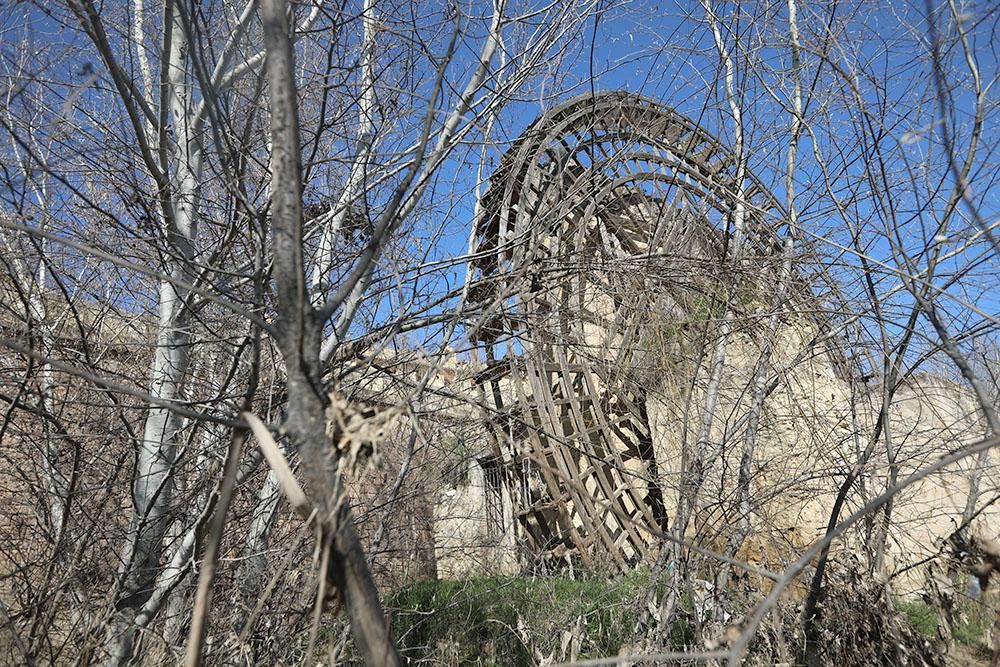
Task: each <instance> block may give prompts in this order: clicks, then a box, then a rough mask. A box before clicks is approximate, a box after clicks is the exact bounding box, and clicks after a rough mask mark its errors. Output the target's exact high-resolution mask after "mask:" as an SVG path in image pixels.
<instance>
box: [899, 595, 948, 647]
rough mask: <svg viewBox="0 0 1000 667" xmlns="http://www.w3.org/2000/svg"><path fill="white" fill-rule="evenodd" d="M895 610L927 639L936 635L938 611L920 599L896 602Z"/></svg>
mask: <svg viewBox="0 0 1000 667" xmlns="http://www.w3.org/2000/svg"><path fill="white" fill-rule="evenodd" d="M896 610H897V611H899V613H901V614H903V615H904V616H905V617H906V620H907V621H908V622H909V624H910V625H911V626H912V627H913V629H914V630H916V631H917V632H919V633H920V634H921V635H922V636H923V637H925V638H927V639H934V638H935V637H937V627H938V611H937V609H935V608H934V607H932V606H931V605H929V604H927V603H926V602H923V601H922V600H903V601H901V602H898V603H897V604H896Z"/></svg>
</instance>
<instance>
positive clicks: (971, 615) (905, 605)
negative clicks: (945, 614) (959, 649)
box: [896, 593, 1000, 648]
mask: <svg viewBox="0 0 1000 667" xmlns="http://www.w3.org/2000/svg"><path fill="white" fill-rule="evenodd" d="M998 599H1000V595H998V594H995V593H988V594H987V595H985V596H984V597H983V598H982V599H980V600H972V599H969V598H966V597H964V596H960V597H959V598H958V600H957V601H956V604H955V611H954V614H953V621H952V627H951V636H952V638H953V639H954V640H955V641H956V642H957V643H959V644H963V645H965V646H969V647H973V648H975V647H981V646H984V645H985V643H986V635H987V631H988V630H989V629H990V627H991V626H992V625H993V619H994V615H995V613H996V612H995V611H994V610H995V608H996V604H997V602H998ZM896 609H897V610H898V611H899V612H900V613H901V614H903V615H904V616H905V617H906V620H907V621H909V623H910V625H911V626H913V628H914V629H915V630H916V631H917V632H919V633H920V634H921V635H923V636H924V637H926V638H927V639H934V638H936V636H937V628H938V621H939V615H938V610H937V609H935V608H934V607H933V606H931V605H929V604H927V603H926V602H922V601H920V600H904V601H900V602H898V603H897V604H896Z"/></svg>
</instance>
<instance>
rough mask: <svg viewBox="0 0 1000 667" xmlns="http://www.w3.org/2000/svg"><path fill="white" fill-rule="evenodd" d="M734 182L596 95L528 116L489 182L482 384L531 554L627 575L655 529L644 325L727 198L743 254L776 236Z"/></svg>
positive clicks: (666, 121) (481, 277)
mask: <svg viewBox="0 0 1000 667" xmlns="http://www.w3.org/2000/svg"><path fill="white" fill-rule="evenodd" d="M736 172H737V165H736V159H735V158H734V156H733V155H732V153H731V152H730V151H729V150H727V149H726V148H724V147H723V146H722V145H721V144H720V143H719V142H718V141H716V140H715V139H714V138H713V137H711V136H709V135H708V134H707V133H706V132H704V131H703V130H701V129H700V128H699V127H698V126H697V125H695V124H694V123H692V122H691V121H690V120H688V119H686V118H684V117H683V116H681V115H679V114H677V113H676V112H674V111H673V110H671V109H669V108H667V107H665V106H662V105H660V104H657V103H655V102H653V101H651V100H649V99H647V98H644V97H641V96H638V95H631V94H625V93H604V94H599V95H597V96H586V97H581V98H577V99H574V100H571V101H569V102H567V103H565V104H563V105H561V106H558V107H556V108H554V109H552V110H551V111H549V112H548V113H546V114H544V115H543V116H541V117H540V118H538V119H537V120H536V121H535V122H534V123H533V124H532V125H531V126H530V127H529V128H528V129H527V130H526V131H525V132H524V133H523V135H522V136H521V137H520V138H519V139H518V140H517V141H516V142H515V143H514V144H513V146H512V147H511V148H510V149H509V150H508V151H507V153H506V154H505V155H504V157H503V159H502V161H501V164H500V166H499V167H498V169H497V170H496V172H495V173H494V175H493V177H492V179H491V182H490V187H489V189H488V191H487V193H486V195H485V196H484V199H483V203H482V204H483V205H482V207H481V216H480V218H479V220H478V221H477V229H478V237H479V238H478V242H479V257H480V259H478V260H477V262H476V264H475V267H474V268H475V271H476V282H475V283H474V287H473V291H472V296H473V299H474V301H476V302H477V303H478V304H480V306H481V308H482V310H481V312H482V313H484V315H483V318H482V319H481V321H480V322H479V325H478V327H477V329H476V340H477V343H478V345H479V349H480V351H481V353H482V357H483V362H484V367H485V370H484V371H483V372H482V373H481V374H480V375H479V383H480V387H481V388H482V389H483V395H484V397H485V399H486V401H487V403H488V404H489V405H490V406H491V408H492V410H491V412H490V415H491V416H490V424H491V428H492V432H493V433H494V434H495V436H496V442H497V445H496V448H497V452H496V454H497V457H498V460H499V461H502V462H503V468H504V470H505V471H506V479H507V481H508V483H509V485H510V487H509V488H510V491H511V494H510V495H511V498H512V500H513V505H514V509H515V515H516V518H517V524H518V528H519V530H520V536H521V537H522V538H523V543H524V544H525V545H526V547H527V548H528V550H529V551H530V552H531V554H532V555H533V556H534V557H536V558H545V557H556V558H560V559H566V558H575V559H577V560H579V562H580V564H581V565H584V566H588V565H595V564H596V565H600V566H604V567H608V566H610V567H614V568H617V569H625V568H628V567H630V566H632V565H634V564H635V563H636V562H638V561H640V560H642V559H643V558H644V557H645V556H646V555H647V553H648V552H649V551H650V549H651V548H652V547H653V546H654V545H656V544H657V543H658V542H659V539H658V535H659V534H660V532H661V531H664V530H666V529H667V527H668V523H669V517H668V516H667V512H666V509H665V506H664V491H663V489H662V488H661V483H660V478H659V475H658V471H657V461H656V455H655V452H654V446H653V436H652V434H651V432H650V424H649V417H648V415H647V405H646V396H647V387H648V386H649V383H650V382H651V381H653V380H655V378H653V377H652V376H651V374H652V375H655V372H656V371H655V365H654V364H651V362H650V358H649V355H650V353H649V350H650V347H651V341H650V340H649V332H650V331H651V330H652V329H653V328H654V327H653V326H652V323H651V318H652V317H653V316H654V315H655V314H656V313H663V312H665V311H670V310H671V309H677V308H682V307H683V304H681V303H680V302H679V301H680V300H679V299H678V298H676V296H675V294H676V293H675V291H673V290H671V287H670V286H671V285H672V284H674V285H675V284H677V283H678V281H681V282H683V281H684V280H685V276H684V275H682V274H683V271H680V272H679V271H678V267H679V265H678V263H677V262H676V261H673V260H674V259H675V258H676V257H677V256H680V255H685V256H691V257H695V256H698V257H706V256H708V255H710V254H714V255H716V256H718V255H719V254H722V255H724V254H725V249H724V248H720V247H717V246H719V245H720V244H722V245H725V244H726V243H727V239H728V238H729V235H728V234H727V233H726V230H727V229H728V228H729V227H730V225H731V224H732V221H731V219H732V215H733V211H734V208H735V203H736V200H737V197H738V196H739V192H740V191H741V190H742V193H743V195H742V196H743V197H744V201H745V202H746V204H747V210H748V218H747V220H748V224H747V229H752V230H755V231H754V235H755V236H756V237H757V240H756V241H755V242H756V243H758V244H760V243H763V244H765V245H767V244H769V242H768V241H767V240H766V239H768V238H773V236H771V234H770V232H768V231H766V228H767V226H766V225H765V224H764V221H765V220H766V219H769V218H770V217H771V215H772V213H773V209H774V208H775V205H774V203H773V198H772V197H771V196H770V195H769V194H768V192H767V190H766V189H765V188H764V187H763V186H762V185H761V184H760V182H758V181H757V180H756V179H754V178H752V177H747V178H746V179H745V181H744V183H743V184H742V188H740V187H737V186H738V184H737V182H736V179H737V176H736ZM711 246H715V247H714V248H713V249H712V250H711V251H710V252H706V248H709V247H711Z"/></svg>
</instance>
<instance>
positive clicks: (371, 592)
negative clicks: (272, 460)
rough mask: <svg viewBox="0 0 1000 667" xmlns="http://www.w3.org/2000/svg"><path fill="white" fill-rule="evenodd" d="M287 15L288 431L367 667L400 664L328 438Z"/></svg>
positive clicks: (280, 42) (281, 185)
mask: <svg viewBox="0 0 1000 667" xmlns="http://www.w3.org/2000/svg"><path fill="white" fill-rule="evenodd" d="M287 9H288V7H287V3H286V2H284V1H283V0H264V1H263V2H262V3H261V18H262V20H263V24H264V44H265V48H266V50H267V59H266V73H267V83H268V89H269V98H268V103H269V109H270V112H271V123H270V125H271V146H272V149H271V213H272V225H271V229H272V241H273V247H274V258H275V261H274V266H275V278H276V283H277V288H276V292H277V296H278V322H279V326H280V329H279V331H278V334H279V347H280V348H281V352H282V356H283V357H284V360H285V367H286V371H287V375H288V378H287V382H288V385H287V386H288V417H287V419H286V420H285V424H284V430H285V432H286V433H288V435H289V437H290V439H291V441H292V443H293V444H294V445H295V446H296V447H297V448H298V450H299V451H300V452H301V454H302V458H303V462H304V464H305V469H306V475H307V478H308V479H309V481H310V482H311V487H312V492H313V493H314V494H319V496H320V497H319V503H318V505H319V508H320V512H321V516H320V519H321V520H320V522H319V523H320V526H321V530H322V531H323V533H322V539H323V541H324V542H325V543H327V544H329V548H331V557H330V558H329V567H328V570H327V572H325V573H324V574H325V575H326V576H327V577H328V578H329V579H330V580H332V583H333V584H334V585H335V586H336V590H337V592H338V593H339V594H340V595H341V596H343V599H344V603H345V606H346V608H347V613H348V616H349V617H350V619H351V631H352V633H353V635H354V638H355V643H356V645H357V647H358V650H359V651H360V653H361V655H362V656H363V657H364V660H365V662H366V663H367V664H369V665H395V664H399V657H398V656H397V654H396V649H395V647H394V646H393V643H392V639H391V637H390V636H389V632H388V627H387V625H386V622H385V617H384V615H383V612H382V605H381V602H380V601H379V597H378V591H377V590H376V589H375V584H374V582H373V581H372V578H371V573H370V572H369V570H368V562H367V559H366V558H365V555H364V551H363V549H362V547H361V543H360V541H359V539H358V536H357V533H356V532H355V529H354V521H353V518H352V516H351V510H350V505H349V504H348V503H347V501H346V499H345V498H343V497H342V496H341V488H340V484H339V477H338V473H339V471H338V470H337V466H336V464H337V461H336V453H335V452H336V450H334V449H332V448H331V447H330V438H329V436H328V435H327V432H326V419H325V411H326V403H327V398H326V396H325V392H324V390H323V385H322V381H321V378H320V359H319V354H320V347H321V344H322V342H323V341H322V320H321V318H319V317H318V316H317V314H316V311H315V310H314V309H313V308H312V307H311V305H310V303H309V298H308V295H307V293H306V288H305V267H304V262H303V256H302V253H303V248H302V181H301V171H302V170H301V165H300V161H299V160H300V156H299V138H298V134H299V132H298V110H297V103H296V90H295V67H294V60H293V58H294V56H293V53H292V47H291V40H290V38H289V31H288V17H287V13H286V12H287Z"/></svg>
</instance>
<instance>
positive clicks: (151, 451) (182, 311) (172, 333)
mask: <svg viewBox="0 0 1000 667" xmlns="http://www.w3.org/2000/svg"><path fill="white" fill-rule="evenodd" d="M164 30H165V31H166V30H169V31H170V39H169V44H170V52H169V54H165V55H164V57H165V58H168V59H169V60H168V65H167V67H166V82H165V83H166V85H167V91H168V92H167V99H168V103H169V108H170V114H171V117H172V118H173V129H174V135H175V145H174V155H173V157H174V163H175V167H174V172H173V173H172V174H169V175H168V178H169V182H170V184H171V190H172V201H171V202H170V206H171V213H172V215H171V216H170V218H171V219H168V220H166V221H165V224H164V227H165V229H164V234H165V237H166V239H167V242H168V244H169V246H170V247H171V248H172V250H173V251H174V252H175V253H176V256H175V257H173V258H171V259H170V260H169V262H170V263H169V266H168V268H167V273H168V274H169V275H170V276H171V277H172V278H175V279H177V280H179V281H180V282H183V283H189V282H190V274H191V262H193V261H194V259H195V239H196V238H197V234H198V199H199V194H200V193H199V190H200V183H201V179H202V173H201V172H202V148H201V138H200V136H199V134H200V127H198V126H197V125H198V124H197V120H196V115H195V113H194V110H193V106H192V104H193V103H192V100H191V94H190V85H191V84H190V77H189V73H188V61H189V53H188V50H189V45H188V42H187V37H186V34H185V31H184V28H183V25H182V23H181V19H180V16H179V14H178V13H175V14H174V15H173V20H172V21H171V23H170V25H169V26H165V27H164ZM187 296H188V294H187V291H186V290H183V289H181V288H179V287H178V286H177V284H176V283H175V282H174V281H172V280H163V281H161V282H160V294H159V325H158V327H159V331H158V334H157V340H156V347H155V349H154V351H153V362H152V370H151V378H150V389H149V393H150V395H151V396H153V397H155V398H157V399H160V400H162V401H176V400H180V399H181V398H182V397H183V391H184V380H185V377H186V375H187V371H188V362H189V357H190V312H189V308H188V304H187V303H186V299H187ZM183 427H184V420H183V419H182V418H181V417H180V416H179V415H178V414H177V413H176V412H175V411H173V410H171V409H170V408H168V407H166V406H164V405H162V404H160V405H150V407H149V411H148V414H147V417H146V422H145V426H144V428H143V435H142V440H141V442H140V443H139V452H138V456H137V460H136V470H135V484H134V487H133V494H132V498H133V511H132V521H131V525H130V527H129V533H128V537H127V541H126V544H125V546H124V548H123V549H122V559H121V562H122V568H123V572H122V574H123V581H122V585H121V591H120V594H119V596H118V600H117V602H116V603H115V607H116V612H117V613H116V617H115V621H114V623H113V624H112V626H111V636H110V637H109V640H110V641H109V648H110V654H111V656H110V662H111V663H112V664H116V665H118V664H125V663H127V662H128V661H129V659H130V656H131V653H132V647H133V643H134V635H135V628H134V627H133V621H134V619H135V616H136V614H137V613H138V610H139V609H140V608H141V607H142V606H143V604H144V603H145V602H146V601H147V600H148V599H149V597H150V595H152V592H153V590H154V582H155V580H156V576H157V574H158V572H159V571H160V558H161V557H162V555H163V554H162V551H163V537H164V534H165V532H166V529H167V524H168V522H169V518H170V511H171V503H172V500H173V491H174V489H173V486H174V480H173V466H174V462H175V456H176V452H177V444H178V435H179V434H180V431H181V430H182V428H183Z"/></svg>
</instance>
